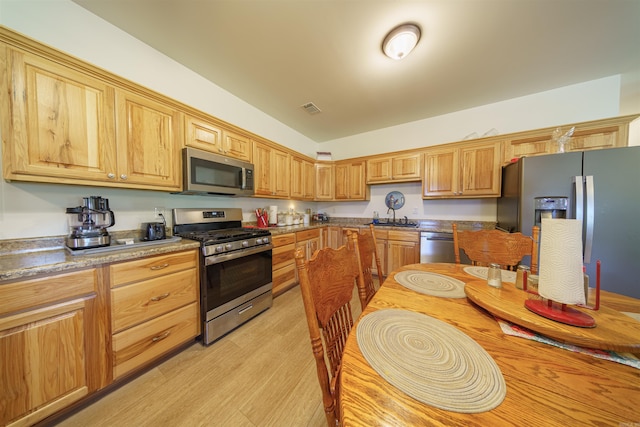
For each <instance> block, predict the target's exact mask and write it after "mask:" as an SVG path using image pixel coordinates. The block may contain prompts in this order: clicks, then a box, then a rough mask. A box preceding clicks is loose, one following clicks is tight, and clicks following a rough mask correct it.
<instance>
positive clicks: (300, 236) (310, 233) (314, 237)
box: [296, 228, 320, 259]
mask: <svg viewBox="0 0 640 427" xmlns="http://www.w3.org/2000/svg"><path fill="white" fill-rule="evenodd" d="M297 248H302V249H303V250H304V254H305V255H304V257H305V259H309V258H311V257H312V256H313V253H314V252H315V251H317V250H318V249H320V229H319V228H313V229H311V230H304V231H298V232H296V249H297Z"/></svg>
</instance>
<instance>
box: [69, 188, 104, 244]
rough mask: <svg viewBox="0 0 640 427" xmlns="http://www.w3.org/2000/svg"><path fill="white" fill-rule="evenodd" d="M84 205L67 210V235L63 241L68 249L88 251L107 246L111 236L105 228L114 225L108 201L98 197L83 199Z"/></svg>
mask: <svg viewBox="0 0 640 427" xmlns="http://www.w3.org/2000/svg"><path fill="white" fill-rule="evenodd" d="M83 202H84V204H83V205H82V206H76V207H74V208H67V219H68V222H69V235H68V236H67V238H66V239H65V243H66V245H67V247H69V248H70V249H88V248H97V247H101V246H109V244H110V243H111V236H109V233H108V232H107V228H109V227H112V226H113V225H114V224H115V223H116V217H115V215H114V214H113V211H112V210H111V209H109V200H108V199H104V198H102V197H100V196H90V197H84V198H83Z"/></svg>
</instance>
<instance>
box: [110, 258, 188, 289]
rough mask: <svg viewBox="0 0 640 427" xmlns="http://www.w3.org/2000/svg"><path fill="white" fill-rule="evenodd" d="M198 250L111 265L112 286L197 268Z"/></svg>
mask: <svg viewBox="0 0 640 427" xmlns="http://www.w3.org/2000/svg"><path fill="white" fill-rule="evenodd" d="M197 265H198V264H197V252H196V251H195V250H194V251H186V252H177V253H171V254H167V255H159V256H154V257H150V258H143V259H140V260H136V261H129V262H123V263H120V264H113V265H111V266H110V267H109V268H110V271H111V287H112V288H113V287H116V286H120V285H123V284H126V283H131V282H138V281H140V280H146V279H151V278H153V277H158V276H164V275H166V274H171V273H175V272H176V271H181V270H186V269H189V268H195V267H196V266H197Z"/></svg>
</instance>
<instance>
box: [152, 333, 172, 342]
mask: <svg viewBox="0 0 640 427" xmlns="http://www.w3.org/2000/svg"><path fill="white" fill-rule="evenodd" d="M170 333H171V331H167V332H165V333H164V334H162V335H156V336H155V337H153V338H151V341H152V342H158V341H162V340H163V339H165V338H166V337H168V336H169V334H170Z"/></svg>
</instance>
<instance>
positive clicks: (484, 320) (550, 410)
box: [339, 264, 640, 427]
mask: <svg viewBox="0 0 640 427" xmlns="http://www.w3.org/2000/svg"><path fill="white" fill-rule="evenodd" d="M464 267H468V266H465V265H456V264H412V265H406V266H404V267H401V268H400V269H398V270H397V271H395V272H392V273H391V274H389V276H388V277H387V279H386V280H385V281H384V283H382V285H381V286H380V289H379V290H378V291H377V293H376V294H375V296H374V297H373V299H372V300H371V301H370V302H369V304H368V305H367V307H366V308H365V310H364V311H363V312H362V314H361V316H360V317H359V318H358V320H357V321H356V324H355V327H354V328H353V330H352V331H351V334H350V335H349V338H348V340H347V343H346V347H345V350H344V354H343V357H342V368H341V377H340V395H339V402H340V403H339V405H340V411H341V419H342V425H343V426H345V427H348V426H449V427H450V426H465V427H468V426H563V427H564V426H581V427H584V426H616V427H631V426H633V427H638V426H640V369H637V368H635V367H632V366H627V365H624V364H621V363H617V362H614V361H611V360H604V359H598V358H595V357H593V356H591V355H587V354H582V353H578V352H574V351H570V350H567V349H564V348H560V347H557V346H553V345H549V344H546V343H542V342H538V341H535V340H530V339H525V338H521V337H517V336H511V335H506V334H505V333H503V332H502V329H501V328H500V325H499V324H498V322H497V320H496V318H495V317H494V316H493V315H492V314H491V313H489V312H488V311H486V310H485V309H483V308H481V307H479V306H478V305H476V304H474V303H473V302H472V301H470V300H469V299H468V298H466V297H462V298H461V297H458V298H447V297H443V296H434V295H428V294H425V293H422V292H418V291H416V290H412V289H409V288H408V287H406V286H403V285H402V284H400V283H399V282H398V281H397V280H396V277H395V276H396V274H397V273H400V272H402V271H419V272H430V273H436V274H440V275H444V276H447V277H450V278H453V279H457V280H460V281H462V282H464V283H469V282H478V281H479V280H482V279H479V278H478V277H476V276H473V275H471V274H468V273H467V272H465V270H464ZM503 287H514V284H513V283H510V282H505V281H503ZM600 303H601V305H602V306H606V307H609V308H612V309H615V310H619V311H621V312H631V313H640V300H638V299H634V298H630V297H626V296H622V295H617V294H613V293H609V292H604V291H603V292H601V296H600ZM385 309H400V310H406V311H409V312H415V313H422V314H425V315H427V316H430V317H432V318H435V319H438V320H439V321H442V322H445V323H447V324H448V325H452V326H453V327H455V328H456V329H457V330H459V331H461V332H462V333H464V334H466V335H467V336H468V337H469V338H471V339H472V340H473V341H475V342H476V343H477V344H479V345H480V346H481V347H482V349H484V350H485V351H486V353H488V354H489V356H490V357H491V358H492V359H493V360H494V361H495V364H496V365H497V367H498V368H499V370H500V372H501V374H502V376H503V378H504V383H505V384H506V395H505V397H504V400H502V401H501V403H500V404H499V405H498V406H496V407H494V408H492V409H490V410H487V411H484V412H476V413H463V412H457V411H451V410H445V409H440V408H439V407H436V406H433V405H429V404H426V403H422V402H421V401H419V400H416V399H414V398H413V397H410V396H409V395H407V394H406V393H405V392H403V391H401V390H400V389H398V388H396V387H395V386H394V385H392V384H390V383H389V382H388V381H387V380H385V379H384V378H383V377H382V376H381V375H380V374H378V372H377V371H376V370H375V369H374V368H372V367H371V366H370V364H369V363H368V362H367V359H365V356H364V354H363V352H362V351H361V348H360V345H359V343H358V337H357V330H358V325H359V324H360V322H362V319H364V318H365V317H366V316H368V315H370V314H371V313H374V312H376V311H379V310H385ZM629 319H630V320H629V321H630V322H638V320H634V319H633V318H632V317H629ZM596 327H597V326H596ZM635 356H638V354H636V355H635ZM454 399H455V395H454Z"/></svg>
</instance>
